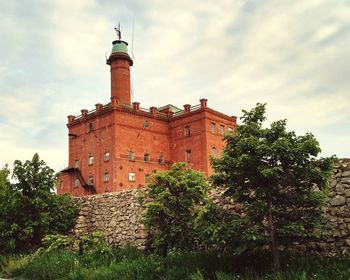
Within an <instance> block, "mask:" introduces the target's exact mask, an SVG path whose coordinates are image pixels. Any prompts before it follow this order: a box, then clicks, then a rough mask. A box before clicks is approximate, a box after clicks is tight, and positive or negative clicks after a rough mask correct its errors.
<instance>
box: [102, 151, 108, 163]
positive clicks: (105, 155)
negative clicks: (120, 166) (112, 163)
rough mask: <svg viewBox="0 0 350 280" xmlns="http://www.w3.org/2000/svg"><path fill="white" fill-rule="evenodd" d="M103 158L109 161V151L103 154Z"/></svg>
mask: <svg viewBox="0 0 350 280" xmlns="http://www.w3.org/2000/svg"><path fill="white" fill-rule="evenodd" d="M103 160H104V161H109V152H105V153H104V155H103Z"/></svg>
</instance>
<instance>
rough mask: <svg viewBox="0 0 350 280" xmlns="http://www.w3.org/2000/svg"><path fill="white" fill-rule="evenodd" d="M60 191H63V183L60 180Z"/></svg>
mask: <svg viewBox="0 0 350 280" xmlns="http://www.w3.org/2000/svg"><path fill="white" fill-rule="evenodd" d="M60 189H61V190H62V189H63V181H62V180H61V181H60Z"/></svg>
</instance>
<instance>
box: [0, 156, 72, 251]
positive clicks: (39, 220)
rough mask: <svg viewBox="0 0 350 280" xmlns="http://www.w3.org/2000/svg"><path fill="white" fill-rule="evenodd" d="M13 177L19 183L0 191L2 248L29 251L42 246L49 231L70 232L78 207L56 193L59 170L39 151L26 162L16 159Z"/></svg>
mask: <svg viewBox="0 0 350 280" xmlns="http://www.w3.org/2000/svg"><path fill="white" fill-rule="evenodd" d="M12 177H13V179H14V180H15V181H16V183H14V184H10V183H8V184H6V185H7V187H5V188H2V189H1V193H0V221H1V222H0V232H1V233H0V244H3V246H2V250H4V251H5V250H14V249H16V250H27V249H30V248H33V247H37V246H39V245H40V244H41V239H42V237H43V236H44V235H46V234H50V233H52V234H54V233H67V232H68V231H69V229H70V228H71V227H72V226H73V225H74V220H75V217H76V215H77V211H78V209H77V207H76V206H75V205H74V204H73V202H72V199H71V198H70V197H69V196H67V195H65V196H57V195H56V194H55V193H53V190H54V187H55V184H56V176H55V173H54V171H53V170H52V169H51V168H49V167H48V166H47V165H46V164H45V162H44V161H42V160H40V158H39V156H38V154H35V155H34V156H33V158H32V160H31V161H29V160H27V161H26V162H24V163H22V162H21V161H19V160H16V161H15V162H14V168H13V175H12ZM0 180H1V179H0Z"/></svg>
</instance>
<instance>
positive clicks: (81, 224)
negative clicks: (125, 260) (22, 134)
mask: <svg viewBox="0 0 350 280" xmlns="http://www.w3.org/2000/svg"><path fill="white" fill-rule="evenodd" d="M137 193H138V191H137V190H127V191H123V192H115V193H106V194H99V195H91V196H85V197H80V198H77V199H76V200H77V201H78V202H79V203H80V205H81V209H80V214H79V218H78V220H77V223H76V226H75V228H74V234H75V235H80V234H86V233H90V232H92V231H102V232H104V233H105V235H106V237H107V240H108V243H110V244H113V245H117V246H119V245H126V244H131V245H134V246H137V247H138V248H140V249H142V248H144V247H145V245H146V241H147V231H146V230H145V229H144V227H143V226H142V224H141V223H140V220H141V217H142V213H143V211H144V208H143V207H142V205H140V204H139V203H138V202H137ZM220 193H221V191H220V190H216V191H214V192H213V193H212V197H213V199H214V201H216V202H217V203H220V204H221V205H223V207H224V208H225V209H232V210H234V211H235V212H240V211H241V209H240V208H239V207H238V206H237V205H232V204H231V203H230V202H229V201H228V200H227V199H225V198H224V197H222V196H221V195H220ZM324 215H325V223H326V225H327V226H328V228H329V235H328V237H327V238H325V239H324V240H315V241H314V242H309V243H308V244H307V245H305V244H298V243H295V244H294V245H295V246H296V247H298V248H300V249H301V250H312V251H319V252H322V253H324V254H336V253H343V254H347V255H350V159H342V160H340V161H339V163H338V164H337V165H336V166H335V167H334V176H333V177H332V178H331V180H330V193H329V197H328V199H327V203H326V205H325V207H324Z"/></svg>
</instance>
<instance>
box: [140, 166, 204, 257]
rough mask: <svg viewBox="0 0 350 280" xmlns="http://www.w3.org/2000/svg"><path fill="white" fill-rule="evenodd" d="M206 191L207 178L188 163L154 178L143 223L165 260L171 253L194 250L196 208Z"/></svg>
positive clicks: (148, 191)
mask: <svg viewBox="0 0 350 280" xmlns="http://www.w3.org/2000/svg"><path fill="white" fill-rule="evenodd" d="M207 191H208V184H207V182H206V180H205V178H204V175H203V174H202V173H200V172H198V171H194V170H191V169H189V168H188V167H187V165H186V164H185V163H176V164H174V165H173V166H172V167H171V169H170V170H167V171H164V172H157V173H156V174H155V175H154V176H153V178H152V181H151V183H149V184H148V190H147V192H146V194H147V196H148V198H150V201H149V202H148V203H147V204H146V211H145V215H144V219H143V222H144V224H145V225H146V227H147V228H148V229H149V230H150V232H151V235H152V237H153V239H152V248H154V249H156V250H158V253H160V254H161V255H163V256H166V255H167V253H168V250H169V249H190V248H193V246H194V245H195V242H194V232H193V230H192V224H193V220H194V217H195V215H196V205H198V204H200V203H202V202H203V201H204V199H205V197H206V193H207Z"/></svg>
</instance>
